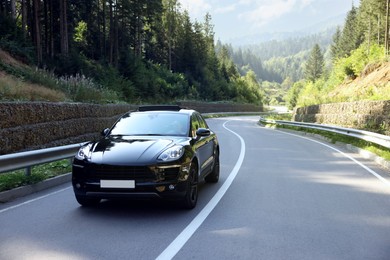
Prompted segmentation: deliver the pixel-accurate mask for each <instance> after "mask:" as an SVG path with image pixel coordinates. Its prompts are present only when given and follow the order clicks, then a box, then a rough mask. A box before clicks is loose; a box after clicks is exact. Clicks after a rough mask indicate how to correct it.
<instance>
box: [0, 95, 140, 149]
mask: <svg viewBox="0 0 390 260" xmlns="http://www.w3.org/2000/svg"><path fill="white" fill-rule="evenodd" d="M133 108H134V106H131V105H104V106H103V105H92V104H69V103H41V102H39V103H38V102H36V103H35V102H22V103H19V102H18V103H14V102H10V103H0V149H1V150H0V154H9V153H13V152H20V151H26V150H32V149H40V148H47V147H53V146H59V145H67V144H74V143H79V142H85V141H87V140H91V139H96V138H98V137H99V133H100V132H101V130H103V129H104V128H106V127H110V126H111V125H112V124H113V123H114V122H115V121H116V120H117V119H118V117H119V116H120V115H122V114H124V113H125V112H127V111H128V110H131V109H133Z"/></svg>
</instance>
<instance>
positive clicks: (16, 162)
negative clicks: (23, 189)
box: [0, 143, 84, 175]
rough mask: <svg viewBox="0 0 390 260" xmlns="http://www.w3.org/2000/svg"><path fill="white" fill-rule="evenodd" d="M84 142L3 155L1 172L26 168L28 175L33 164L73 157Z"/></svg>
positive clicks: (0, 158) (1, 157)
mask: <svg viewBox="0 0 390 260" xmlns="http://www.w3.org/2000/svg"><path fill="white" fill-rule="evenodd" d="M83 144H84V143H79V144H71V145H65V146H58V147H53V148H47V149H40V150H34V151H28V152H21V153H13V154H7V155H1V156H0V174H1V173H4V172H9V171H14V170H19V169H26V175H30V174H31V167H32V166H35V165H39V164H43V163H50V162H54V161H58V160H63V159H68V158H72V157H73V156H74V155H75V154H76V152H77V151H78V149H79V148H80V146H81V145H83Z"/></svg>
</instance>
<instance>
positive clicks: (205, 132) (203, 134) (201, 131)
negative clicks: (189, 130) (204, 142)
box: [196, 128, 211, 137]
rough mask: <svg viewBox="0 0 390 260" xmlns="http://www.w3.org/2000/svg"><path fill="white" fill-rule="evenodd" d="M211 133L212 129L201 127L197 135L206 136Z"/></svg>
mask: <svg viewBox="0 0 390 260" xmlns="http://www.w3.org/2000/svg"><path fill="white" fill-rule="evenodd" d="M210 134H211V132H210V129H206V128H199V129H198V130H196V136H201V137H205V136H209V135H210Z"/></svg>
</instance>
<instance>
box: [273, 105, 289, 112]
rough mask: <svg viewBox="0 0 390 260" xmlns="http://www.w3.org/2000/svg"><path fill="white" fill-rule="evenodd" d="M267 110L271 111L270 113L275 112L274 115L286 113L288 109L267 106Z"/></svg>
mask: <svg viewBox="0 0 390 260" xmlns="http://www.w3.org/2000/svg"><path fill="white" fill-rule="evenodd" d="M269 108H270V109H271V111H272V112H275V113H287V112H288V108H287V107H285V106H269Z"/></svg>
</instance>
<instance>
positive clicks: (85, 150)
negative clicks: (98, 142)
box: [76, 144, 92, 160]
mask: <svg viewBox="0 0 390 260" xmlns="http://www.w3.org/2000/svg"><path fill="white" fill-rule="evenodd" d="M91 148H92V145H91V144H88V145H85V146H83V147H81V148H80V149H79V151H78V152H77V154H76V159H78V160H86V159H89V158H91Z"/></svg>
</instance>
